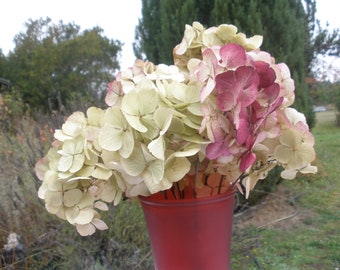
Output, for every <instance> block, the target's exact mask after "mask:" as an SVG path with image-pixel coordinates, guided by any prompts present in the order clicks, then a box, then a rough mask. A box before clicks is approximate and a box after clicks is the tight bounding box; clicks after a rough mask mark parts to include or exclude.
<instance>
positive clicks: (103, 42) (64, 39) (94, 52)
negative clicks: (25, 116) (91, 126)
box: [5, 18, 121, 110]
mask: <svg viewBox="0 0 340 270" xmlns="http://www.w3.org/2000/svg"><path fill="white" fill-rule="evenodd" d="M102 32H103V30H102V29H101V28H99V27H95V28H93V29H90V30H85V31H83V32H80V27H79V26H77V25H75V24H74V23H70V24H63V22H62V21H60V22H59V24H53V23H52V21H51V19H49V18H47V19H39V20H35V21H33V20H29V21H28V22H27V23H26V31H25V32H21V33H19V34H18V35H16V36H15V39H14V41H15V49H14V51H13V52H10V53H9V55H8V57H7V65H8V66H7V68H6V74H5V75H6V78H8V79H9V80H10V81H12V83H14V84H15V85H16V86H17V89H19V91H20V92H21V94H22V97H23V100H24V101H25V102H26V103H28V104H29V105H30V106H32V107H39V108H44V109H45V110H46V109H48V107H49V106H50V107H53V108H50V109H55V106H56V104H57V99H58V96H59V97H60V99H59V103H60V101H61V102H63V103H64V102H66V101H69V100H71V99H72V98H74V97H85V98H97V99H98V95H99V94H100V92H101V91H103V89H104V87H106V86H104V85H106V83H107V82H108V81H110V80H112V77H113V74H114V72H115V70H116V69H118V68H119V63H118V60H117V55H118V53H119V52H120V50H121V43H120V42H119V41H114V40H109V39H108V38H106V37H103V36H102ZM48 101H49V103H48ZM48 104H49V105H48Z"/></svg>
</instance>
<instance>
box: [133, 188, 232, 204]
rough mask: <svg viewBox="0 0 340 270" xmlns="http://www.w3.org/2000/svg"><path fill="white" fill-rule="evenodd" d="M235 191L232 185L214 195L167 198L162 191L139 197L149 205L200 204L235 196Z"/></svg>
mask: <svg viewBox="0 0 340 270" xmlns="http://www.w3.org/2000/svg"><path fill="white" fill-rule="evenodd" d="M235 193H236V190H235V188H233V187H231V189H229V190H228V191H226V192H223V193H221V194H217V195H214V196H210V197H201V198H184V199H171V198H170V199H166V198H165V197H164V194H162V193H161V192H158V193H155V194H152V195H150V196H142V195H139V196H138V198H139V200H140V201H141V202H142V203H143V204H148V205H159V206H176V205H177V206H179V205H199V204H207V203H208V204H209V203H214V202H216V201H224V200H228V199H229V198H230V197H233V196H234V195H235Z"/></svg>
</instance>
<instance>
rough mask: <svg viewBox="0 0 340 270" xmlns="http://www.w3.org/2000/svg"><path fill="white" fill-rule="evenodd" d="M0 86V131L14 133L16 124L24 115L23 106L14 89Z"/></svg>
mask: <svg viewBox="0 0 340 270" xmlns="http://www.w3.org/2000/svg"><path fill="white" fill-rule="evenodd" d="M0 86H1V87H0V131H2V132H4V131H8V132H15V129H16V127H17V126H16V123H17V122H18V120H19V119H20V118H21V117H22V115H23V114H24V111H25V105H24V102H23V100H22V98H21V95H20V93H19V92H18V91H17V89H16V87H10V86H8V88H5V87H4V86H2V85H1V84H0Z"/></svg>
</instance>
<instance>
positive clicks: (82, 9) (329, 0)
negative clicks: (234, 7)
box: [0, 0, 340, 69]
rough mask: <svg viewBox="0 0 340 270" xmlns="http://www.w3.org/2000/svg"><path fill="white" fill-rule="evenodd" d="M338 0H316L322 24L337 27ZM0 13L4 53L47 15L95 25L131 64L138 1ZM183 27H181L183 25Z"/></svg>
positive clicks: (48, 2) (77, 1)
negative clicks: (32, 22)
mask: <svg viewBox="0 0 340 270" xmlns="http://www.w3.org/2000/svg"><path fill="white" fill-rule="evenodd" d="M339 4H340V1H339V0H317V8H318V12H317V18H318V19H320V21H321V22H322V26H325V22H326V21H328V22H329V24H330V27H331V28H340V17H339V14H338V12H339ZM0 8H1V14H0V48H1V49H2V51H3V53H4V54H5V55H6V54H7V53H8V51H9V50H12V49H13V48H14V44H13V38H14V36H15V35H16V34H18V33H19V32H20V31H23V30H24V28H23V25H24V23H25V22H27V21H28V19H30V18H31V19H33V20H36V19H39V18H41V17H42V18H46V17H50V18H51V19H52V22H54V23H58V22H59V20H62V21H63V22H64V23H65V24H66V23H69V22H74V23H75V24H77V25H79V26H80V27H81V30H85V29H91V28H93V27H94V26H99V27H101V28H102V29H104V35H105V36H107V37H108V38H110V39H117V40H120V41H122V42H123V43H124V44H125V45H124V47H123V51H122V58H121V67H122V68H123V69H124V68H127V67H129V66H131V65H132V64H133V63H134V60H135V57H134V55H133V50H132V42H133V41H134V33H135V26H136V24H137V23H138V18H140V16H141V0H96V1H86V0H58V1H57V0H4V1H2V3H1V5H0ZM183 30H184V27H183Z"/></svg>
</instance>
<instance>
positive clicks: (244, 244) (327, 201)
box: [232, 112, 340, 270]
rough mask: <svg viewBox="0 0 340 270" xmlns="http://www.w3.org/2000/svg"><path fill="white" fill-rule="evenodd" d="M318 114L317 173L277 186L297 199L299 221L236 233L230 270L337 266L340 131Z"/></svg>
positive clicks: (339, 251) (339, 259)
mask: <svg viewBox="0 0 340 270" xmlns="http://www.w3.org/2000/svg"><path fill="white" fill-rule="evenodd" d="M317 116H318V124H317V126H316V127H315V128H314V129H313V130H312V132H313V134H314V136H315V140H316V141H315V149H316V152H317V161H316V165H317V166H318V170H319V172H318V173H317V174H316V175H313V176H299V177H298V178H297V179H295V180H293V181H283V183H282V185H284V187H285V188H286V189H287V190H291V191H292V192H293V197H294V196H295V197H296V199H295V201H294V203H295V205H296V207H297V208H298V209H299V213H298V215H302V222H299V223H298V224H296V225H295V226H294V221H290V220H286V221H282V222H292V223H293V226H290V228H289V229H286V228H285V226H282V228H280V226H278V227H275V228H265V229H258V228H254V227H251V228H245V229H243V230H242V231H238V232H235V236H234V238H233V246H232V263H233V264H232V266H233V267H232V269H235V270H238V269H240V270H241V269H249V270H251V269H254V270H255V269H257V270H267V269H268V270H269V269H278V270H281V269H282V270H283V269H287V270H288V269H289V270H294V269H298V270H307V269H308V270H311V269H336V268H339V267H340V227H339V224H340V211H339V209H340V166H339V164H338V162H339V160H340V159H339V157H340V128H337V127H335V126H334V123H335V115H334V113H332V112H322V113H319V114H318V115H317ZM240 235H241V238H240ZM242 235H244V237H242ZM249 239H251V240H249Z"/></svg>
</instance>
